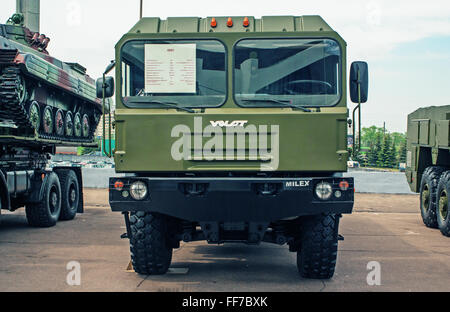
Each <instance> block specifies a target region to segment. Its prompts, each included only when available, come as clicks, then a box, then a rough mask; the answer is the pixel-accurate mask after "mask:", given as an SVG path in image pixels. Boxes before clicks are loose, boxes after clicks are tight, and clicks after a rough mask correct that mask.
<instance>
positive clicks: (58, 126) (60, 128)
mask: <svg viewBox="0 0 450 312" xmlns="http://www.w3.org/2000/svg"><path fill="white" fill-rule="evenodd" d="M64 130H65V125H64V113H63V111H62V110H61V109H59V110H58V111H57V112H56V115H55V132H56V135H59V136H63V135H64Z"/></svg>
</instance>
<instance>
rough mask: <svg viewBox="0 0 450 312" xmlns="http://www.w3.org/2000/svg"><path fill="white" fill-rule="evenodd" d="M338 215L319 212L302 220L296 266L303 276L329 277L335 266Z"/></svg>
mask: <svg viewBox="0 0 450 312" xmlns="http://www.w3.org/2000/svg"><path fill="white" fill-rule="evenodd" d="M338 229H339V217H338V216H336V215H333V214H321V215H316V216H311V217H305V219H304V221H303V222H302V229H301V240H300V250H299V251H298V252H297V268H298V271H299V273H300V275H301V276H302V277H304V278H313V279H330V278H332V277H333V275H334V271H335V268H336V259H337V250H338Z"/></svg>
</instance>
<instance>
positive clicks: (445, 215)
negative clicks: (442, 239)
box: [436, 171, 450, 237]
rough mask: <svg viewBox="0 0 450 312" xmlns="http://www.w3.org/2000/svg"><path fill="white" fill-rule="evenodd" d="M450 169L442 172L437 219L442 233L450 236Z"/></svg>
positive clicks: (438, 193) (438, 192) (438, 190)
mask: <svg viewBox="0 0 450 312" xmlns="http://www.w3.org/2000/svg"><path fill="white" fill-rule="evenodd" d="M449 196H450V171H446V172H445V173H443V174H442V176H441V179H440V180H439V185H438V188H437V205H436V220H437V224H438V227H439V229H440V230H441V232H442V234H443V235H445V236H448V237H450V209H449Z"/></svg>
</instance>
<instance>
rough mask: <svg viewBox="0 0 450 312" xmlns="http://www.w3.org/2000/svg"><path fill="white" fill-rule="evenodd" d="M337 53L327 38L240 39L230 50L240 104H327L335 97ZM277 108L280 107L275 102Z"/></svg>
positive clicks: (334, 101)
mask: <svg viewBox="0 0 450 312" xmlns="http://www.w3.org/2000/svg"><path fill="white" fill-rule="evenodd" d="M340 59H341V51H340V48H339V45H338V43H337V42H336V41H334V40H330V39H246V40H242V41H240V42H238V43H237V44H236V46H235V49H234V60H235V61H234V83H235V85H234V93H235V99H236V101H237V103H238V104H239V105H241V106H253V107H255V106H257V107H262V106H277V104H276V101H285V102H287V103H290V104H291V105H297V106H306V107H311V106H312V107H314V106H332V105H336V104H337V103H338V101H339V100H340V97H341V94H340V92H341V87H340V73H341V69H340V67H341V66H340ZM280 104H281V103H280Z"/></svg>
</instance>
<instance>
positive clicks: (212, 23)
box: [211, 17, 217, 28]
mask: <svg viewBox="0 0 450 312" xmlns="http://www.w3.org/2000/svg"><path fill="white" fill-rule="evenodd" d="M211 27H212V28H216V27H217V21H216V18H215V17H213V18H212V19H211Z"/></svg>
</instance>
